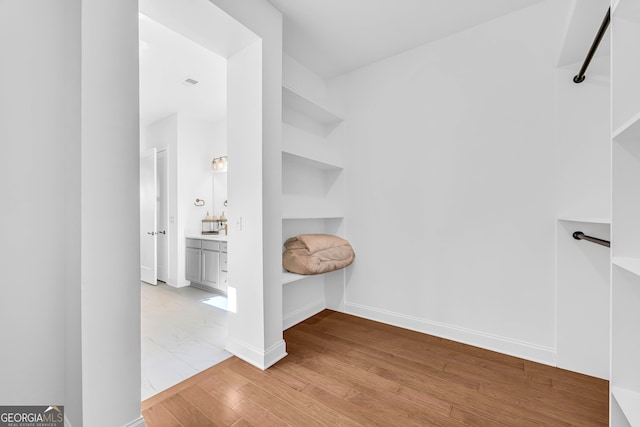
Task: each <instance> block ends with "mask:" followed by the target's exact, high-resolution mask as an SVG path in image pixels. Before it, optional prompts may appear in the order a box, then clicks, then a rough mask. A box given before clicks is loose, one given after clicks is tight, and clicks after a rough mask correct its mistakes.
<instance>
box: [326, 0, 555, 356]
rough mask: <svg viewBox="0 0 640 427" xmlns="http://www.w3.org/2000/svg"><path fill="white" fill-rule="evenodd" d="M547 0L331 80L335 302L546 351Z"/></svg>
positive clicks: (550, 96) (550, 269)
mask: <svg viewBox="0 0 640 427" xmlns="http://www.w3.org/2000/svg"><path fill="white" fill-rule="evenodd" d="M556 7H557V4H555V3H554V2H551V1H547V2H544V3H542V4H540V5H537V6H534V7H530V8H527V9H524V10H522V11H519V12H517V13H514V14H511V15H507V16H505V17H502V18H499V19H496V20H493V21H490V22H488V23H486V24H483V25H480V26H478V27H475V28H472V29H469V30H467V31H465V32H462V33H459V34H456V35H453V36H451V37H449V38H446V39H443V40H441V41H437V42H434V43H431V44H428V45H424V46H422V47H419V48H416V49H414V50H411V51H408V52H405V53H403V54H400V55H397V56H394V57H392V58H388V59H386V60H383V61H381V62H378V63H376V64H373V65H371V66H368V67H365V68H363V69H360V70H357V71H355V72H353V73H351V74H348V75H345V76H343V77H341V78H338V79H337V80H335V81H333V82H332V85H331V91H332V93H333V94H336V93H340V92H343V93H344V94H345V98H346V100H347V102H348V103H349V111H348V113H347V118H346V121H345V123H346V125H347V129H348V138H347V141H348V143H347V159H346V167H345V169H346V173H347V194H348V195H349V203H348V209H347V210H348V214H347V221H348V223H349V229H348V234H347V237H348V238H349V240H350V241H351V243H352V244H353V246H354V248H355V251H356V253H357V259H356V262H355V264H354V266H353V268H352V269H351V270H350V271H349V272H348V273H347V286H346V289H347V295H346V311H347V312H351V313H355V314H359V315H362V316H365V317H370V318H374V319H378V320H382V321H386V322H388V323H394V324H398V325H401V326H405V327H408V328H412V329H417V330H421V331H424V332H427V333H432V334H435V335H440V336H444V337H447V338H452V339H455V340H458V341H463V342H468V343H471V344H475V345H480V346H483V347H487V348H491V349H495V350H498V351H501V352H504V353H509V354H516V355H520V356H523V357H525V358H529V359H536V360H541V361H544V362H548V363H553V362H554V357H555V349H554V345H555V322H554V316H555V295H554V255H555V254H554V240H555V217H556V210H557V204H556V200H555V195H556V177H555V170H556V154H557V149H556V144H557V138H556V128H555V121H556V118H555V117H556V105H555V78H556V71H555V69H554V65H555V64H554V61H555V57H556V53H557V52H556V51H557V50H558V48H559V47H558V46H557V45H558V41H559V40H560V34H561V30H562V28H561V27H562V24H563V20H564V16H563V15H562V13H556V12H557V10H556ZM563 10H564V9H563ZM541 28H544V31H541ZM506 35H508V37H507V36H506Z"/></svg>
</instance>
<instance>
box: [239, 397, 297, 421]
mask: <svg viewBox="0 0 640 427" xmlns="http://www.w3.org/2000/svg"><path fill="white" fill-rule="evenodd" d="M232 409H233V410H234V411H236V412H237V413H239V414H241V415H242V418H244V419H246V420H247V421H249V422H250V423H251V424H253V425H256V426H260V427H286V426H289V424H287V423H286V422H285V421H283V420H281V419H280V418H278V417H277V416H275V415H274V414H272V413H271V412H269V411H267V410H266V409H264V408H262V407H261V406H259V405H257V404H256V403H254V402H253V401H251V400H250V399H244V400H242V401H240V402H239V403H238V404H237V405H236V406H234V407H233V408H232Z"/></svg>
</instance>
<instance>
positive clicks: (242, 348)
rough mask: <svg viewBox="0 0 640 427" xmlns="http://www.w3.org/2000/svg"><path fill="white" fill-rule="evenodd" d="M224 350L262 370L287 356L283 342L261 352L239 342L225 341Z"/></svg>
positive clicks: (233, 340) (234, 340)
mask: <svg viewBox="0 0 640 427" xmlns="http://www.w3.org/2000/svg"><path fill="white" fill-rule="evenodd" d="M225 350H227V351H228V352H229V353H231V354H233V355H234V356H237V357H239V358H240V359H242V360H244V361H245V362H247V363H250V364H251V365H253V366H255V367H256V368H259V369H262V370H265V369H267V368H268V367H269V366H271V365H273V364H274V363H276V362H277V361H278V360H280V359H282V358H284V357H285V356H286V355H287V346H286V344H285V342H284V340H280V341H278V342H277V343H275V344H274V345H272V346H271V347H269V348H267V349H266V350H264V351H262V350H260V349H258V348H256V347H254V346H252V345H249V344H247V343H245V342H242V341H240V340H237V339H227V343H226V345H225Z"/></svg>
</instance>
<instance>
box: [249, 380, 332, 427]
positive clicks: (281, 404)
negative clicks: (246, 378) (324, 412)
mask: <svg viewBox="0 0 640 427" xmlns="http://www.w3.org/2000/svg"><path fill="white" fill-rule="evenodd" d="M240 391H241V392H242V394H244V395H245V396H246V397H247V398H248V399H251V401H253V402H254V403H256V404H258V405H260V406H261V407H263V408H265V409H267V410H268V411H269V412H270V413H272V414H273V415H275V416H277V417H278V418H280V419H281V420H283V421H285V422H286V423H288V424H289V425H292V426H309V427H322V426H326V425H328V424H323V423H321V422H319V421H318V420H316V419H315V418H313V417H312V416H311V415H309V414H308V413H306V412H301V411H299V410H298V409H297V408H295V407H294V406H293V405H290V404H289V403H288V402H286V401H285V400H283V399H281V398H280V397H279V396H276V395H275V394H272V393H269V392H265V390H263V389H261V388H260V387H258V386H257V385H255V384H253V383H248V384H247V385H245V386H244V387H242V389H241V390H240Z"/></svg>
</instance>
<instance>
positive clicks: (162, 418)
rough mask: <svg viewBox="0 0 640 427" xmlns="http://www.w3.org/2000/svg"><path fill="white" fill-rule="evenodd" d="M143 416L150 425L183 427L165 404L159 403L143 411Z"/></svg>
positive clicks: (155, 426)
mask: <svg viewBox="0 0 640 427" xmlns="http://www.w3.org/2000/svg"><path fill="white" fill-rule="evenodd" d="M142 416H143V417H144V420H145V422H146V424H147V425H148V426H154V427H183V425H182V424H180V423H179V422H178V420H176V419H175V418H174V417H173V415H171V413H170V412H169V411H167V410H166V409H165V408H164V406H162V405H160V404H157V405H154V406H151V407H150V408H148V409H145V410H144V411H142Z"/></svg>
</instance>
